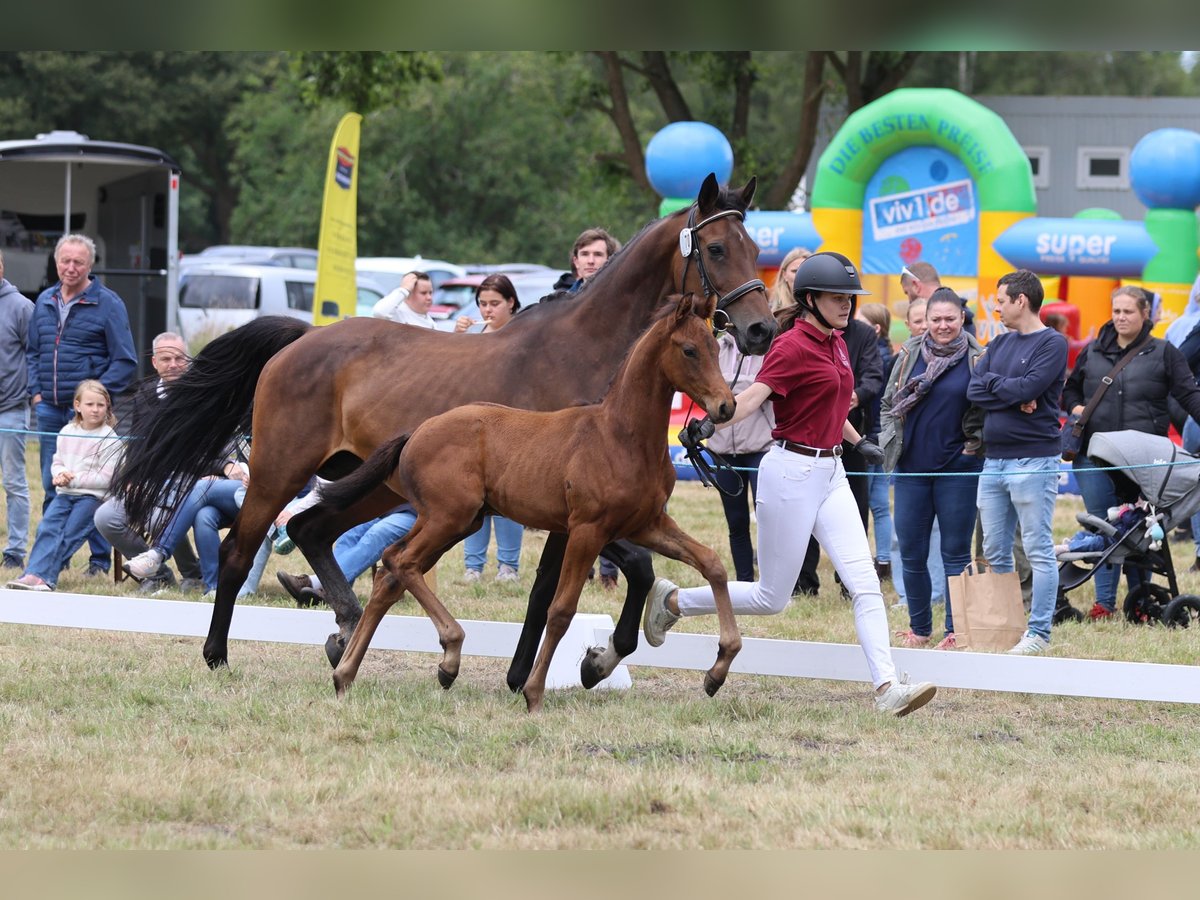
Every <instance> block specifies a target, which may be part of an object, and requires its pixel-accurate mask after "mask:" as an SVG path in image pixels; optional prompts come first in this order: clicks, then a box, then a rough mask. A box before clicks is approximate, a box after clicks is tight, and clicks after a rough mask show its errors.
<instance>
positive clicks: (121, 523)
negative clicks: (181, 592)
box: [92, 497, 200, 579]
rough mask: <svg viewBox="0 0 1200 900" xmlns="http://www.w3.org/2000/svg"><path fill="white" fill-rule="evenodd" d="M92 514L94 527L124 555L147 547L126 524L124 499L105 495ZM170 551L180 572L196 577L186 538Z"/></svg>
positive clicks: (197, 568) (196, 566)
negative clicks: (173, 552) (105, 497)
mask: <svg viewBox="0 0 1200 900" xmlns="http://www.w3.org/2000/svg"><path fill="white" fill-rule="evenodd" d="M92 518H93V521H94V522H95V523H96V530H97V531H99V532H100V534H101V535H103V536H104V539H105V540H106V541H108V542H109V543H111V544H112V545H113V546H114V547H116V548H117V550H119V551H120V552H121V555H122V556H124V557H125V558H126V559H133V558H134V557H135V556H137V555H138V554H140V553H145V552H146V550H148V549H149V545H148V544H147V543H146V540H145V538H143V537H142V535H141V533H140V532H138V531H135V530H134V529H133V528H132V527H130V525H129V520H128V519H127V518H126V517H125V501H124V500H122V499H120V498H119V497H109V498H108V499H107V500H105V501H104V502H103V503H101V504H100V507H99V508H98V509H97V510H96V514H95V516H93V517H92ZM174 555H175V566H176V567H177V568H178V569H179V574H180V575H181V576H183V577H184V578H197V579H198V578H199V577H200V563H199V562H198V561H197V560H196V554H195V552H194V551H193V550H192V545H191V544H190V543H188V542H187V540H181V541H179V542H177V543H176V544H175V554H174Z"/></svg>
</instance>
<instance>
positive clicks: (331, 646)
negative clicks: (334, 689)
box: [325, 633, 346, 669]
mask: <svg viewBox="0 0 1200 900" xmlns="http://www.w3.org/2000/svg"><path fill="white" fill-rule="evenodd" d="M345 652H346V642H345V641H343V640H342V637H341V635H339V634H336V633H335V634H331V635H330V636H329V637H328V638H326V640H325V656H327V657H328V658H329V665H330V666H332V667H333V668H335V669H336V668H337V664H338V663H340V662H341V661H342V654H343V653H345Z"/></svg>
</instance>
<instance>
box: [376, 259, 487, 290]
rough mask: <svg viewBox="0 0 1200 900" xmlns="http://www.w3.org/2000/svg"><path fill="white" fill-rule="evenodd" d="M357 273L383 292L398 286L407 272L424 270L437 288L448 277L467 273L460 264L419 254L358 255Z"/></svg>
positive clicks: (459, 276) (457, 276)
mask: <svg viewBox="0 0 1200 900" xmlns="http://www.w3.org/2000/svg"><path fill="white" fill-rule="evenodd" d="M354 268H355V269H356V270H357V271H358V274H359V275H364V276H366V277H367V278H370V279H371V280H372V281H374V282H375V283H376V284H378V285H380V286H381V287H382V288H383V292H384V293H385V294H387V293H389V292H390V291H394V290H395V289H396V288H398V287H400V280H401V279H402V278H404V276H405V275H407V274H408V273H409V272H425V273H426V274H428V275H429V277H430V279H432V281H433V288H434V290H437V289H438V288H439V287H440V286H441V284H442V282H444V281H446V280H447V279H450V278H461V277H462V276H464V275H466V274H467V270H466V269H464V268H463V267H462V266H456V265H455V264H454V263H450V262H446V261H445V260H441V259H424V258H422V257H420V256H360V257H359V258H358V259H356V260H355V261H354Z"/></svg>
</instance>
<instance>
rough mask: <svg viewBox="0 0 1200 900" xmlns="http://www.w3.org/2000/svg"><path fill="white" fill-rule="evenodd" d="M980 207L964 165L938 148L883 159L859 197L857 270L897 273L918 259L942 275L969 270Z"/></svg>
mask: <svg viewBox="0 0 1200 900" xmlns="http://www.w3.org/2000/svg"><path fill="white" fill-rule="evenodd" d="M978 247H979V206H978V199H977V196H976V192H975V182H974V181H973V180H972V178H971V175H970V172H969V171H968V169H967V167H966V164H965V163H963V161H962V160H961V159H959V158H958V157H957V156H955V155H954V154H952V153H950V152H948V151H946V150H943V149H941V148H940V147H931V146H930V147H906V148H905V149H903V150H901V151H900V152H899V153H896V154H894V155H893V156H890V157H889V158H888V159H886V160H884V161H883V164H882V165H880V167H879V168H878V169H876V170H875V174H874V175H872V176H871V180H870V181H869V182H868V183H867V189H866V194H865V197H864V201H863V259H862V267H861V268H862V271H863V272H865V273H869V274H873V275H896V274H898V273H899V272H900V269H901V268H902V267H903V266H905V265H910V264H912V263H914V262H917V261H918V260H922V261H924V262H927V263H930V264H932V265H933V267H934V268H935V269H937V270H938V272H939V273H941V274H942V275H966V276H971V275H974V274H975V272H976V269H977V267H978V252H977V250H978Z"/></svg>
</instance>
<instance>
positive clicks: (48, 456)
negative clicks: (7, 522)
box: [26, 234, 137, 575]
mask: <svg viewBox="0 0 1200 900" xmlns="http://www.w3.org/2000/svg"><path fill="white" fill-rule="evenodd" d="M95 262H96V245H95V243H94V242H93V241H92V239H91V238H89V237H87V236H86V235H82V234H67V235H63V236H62V237H61V238H60V239H59V241H58V245H57V246H56V247H55V248H54V264H55V267H56V269H57V270H58V283H57V284H53V285H51V286H50V287H48V288H47V289H46V290H44V291H42V293H41V294H40V295H38V298H37V300H36V301H35V303H34V308H33V316H32V318H31V319H30V320H29V344H28V348H27V349H26V359H27V360H28V362H29V394H30V396H31V397H32V398H33V404H34V409H35V411H36V413H37V425H38V431H40V432H42V436H41V440H40V441H39V443H40V444H41V465H42V484H43V486H44V487H45V489H46V499H45V502H44V503H43V505H42V509H43V510H44V509H45V508H46V506H48V505H49V504H50V501H51V500H52V499H53V498H54V485H53V484H52V483H51V475H50V464H51V462H52V460H53V459H54V446H55V438H54V436H55V435H56V434H57V433H58V432H59V431H60V430H61V429H62V427H63V426H64V425H65V424H67V422H69V421H70V420H71V418H72V417H73V416H74V414H75V411H74V406H73V404H74V399H75V388H76V387H77V386H78V385H79V382H81V381H84V380H86V379H88V378H95V379H97V380H98V381H99V382H100V383H101V384H103V385H104V386H105V387H106V388H108V392H109V394H110V395H111V396H112V397H113V398H114V399H115V398H116V396H117V394H119V393H120V392H121V391H123V390H125V388H127V387H128V386H129V384H130V382H131V381H132V380H133V376H134V373H135V372H136V371H137V354H136V351H135V350H134V347H133V333H132V332H131V331H130V330H129V314H128V312H126V310H125V301H123V300H122V299H121V298H120V297H118V296H117V295H116V294H115V293H113V292H112V291H110V290H109V289H108V288H106V287H105V286H104V285H102V284H101V283H100V282H99V280H97V279H96V278H95V277H94V276H93V275H92V266H93V265H94V264H95ZM88 543H89V544H90V546H91V560H90V564H89V566H88V574H90V575H94V574H96V573H97V572H107V571H108V568H109V564H110V560H109V554H110V551H111V547H110V546H109V544H108V542H107V541H106V540H104V538H102V537H101V536H100V534H99V532H97V531H94V530H93V532H92V534H91V536H90V537H89V539H88Z"/></svg>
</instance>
